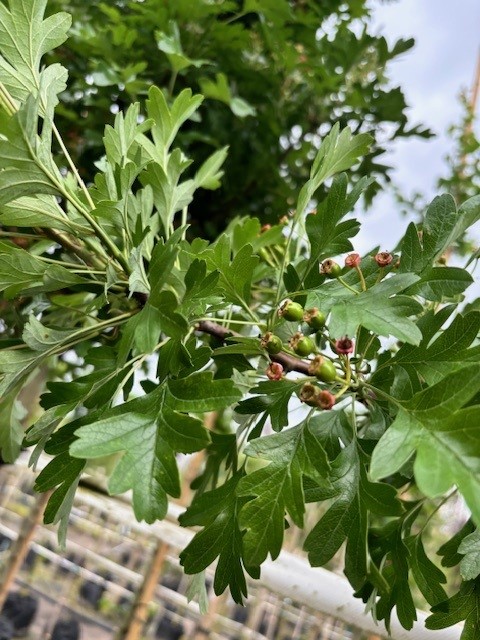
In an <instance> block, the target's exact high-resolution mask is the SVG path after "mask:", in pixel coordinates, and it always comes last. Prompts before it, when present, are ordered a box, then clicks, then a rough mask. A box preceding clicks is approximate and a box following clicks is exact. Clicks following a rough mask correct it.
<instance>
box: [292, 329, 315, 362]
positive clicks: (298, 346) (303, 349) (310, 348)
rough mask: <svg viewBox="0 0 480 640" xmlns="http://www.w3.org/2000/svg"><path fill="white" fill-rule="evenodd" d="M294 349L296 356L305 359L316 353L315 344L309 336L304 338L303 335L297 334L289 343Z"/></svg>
mask: <svg viewBox="0 0 480 640" xmlns="http://www.w3.org/2000/svg"><path fill="white" fill-rule="evenodd" d="M289 344H290V346H291V347H292V349H293V350H294V351H295V353H296V354H298V355H299V356H301V357H302V358H305V357H306V356H309V355H310V354H311V353H313V352H314V351H315V343H314V341H313V340H312V339H311V338H310V337H309V336H304V335H303V333H300V332H297V333H296V334H295V335H294V336H293V337H292V338H291V339H290V342H289Z"/></svg>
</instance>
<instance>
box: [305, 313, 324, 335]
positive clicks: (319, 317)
mask: <svg viewBox="0 0 480 640" xmlns="http://www.w3.org/2000/svg"><path fill="white" fill-rule="evenodd" d="M303 319H304V321H305V322H306V323H307V324H308V325H309V326H310V327H312V329H315V331H318V330H319V329H323V327H324V326H325V322H326V320H327V316H326V315H325V314H324V313H323V312H322V311H320V310H319V309H317V307H313V309H307V310H306V311H305V313H304V314H303Z"/></svg>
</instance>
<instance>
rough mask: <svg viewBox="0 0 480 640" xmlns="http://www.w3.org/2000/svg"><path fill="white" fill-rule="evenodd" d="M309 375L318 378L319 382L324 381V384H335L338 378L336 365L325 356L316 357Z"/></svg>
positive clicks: (310, 366)
mask: <svg viewBox="0 0 480 640" xmlns="http://www.w3.org/2000/svg"><path fill="white" fill-rule="evenodd" d="M308 373H309V374H310V375H312V376H316V377H317V378H318V379H319V380H322V382H334V380H335V378H336V377H337V371H336V369H335V365H334V364H333V362H332V361H331V360H329V359H328V358H324V357H323V356H315V358H314V359H313V360H312V361H311V362H310V365H309V367H308Z"/></svg>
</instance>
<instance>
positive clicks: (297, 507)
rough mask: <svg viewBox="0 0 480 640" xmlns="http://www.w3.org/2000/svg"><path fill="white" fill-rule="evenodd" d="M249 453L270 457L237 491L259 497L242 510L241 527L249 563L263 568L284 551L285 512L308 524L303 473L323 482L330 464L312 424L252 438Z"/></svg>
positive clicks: (265, 458)
mask: <svg viewBox="0 0 480 640" xmlns="http://www.w3.org/2000/svg"><path fill="white" fill-rule="evenodd" d="M245 454H246V455H247V456H250V457H256V458H262V459H264V460H269V461H270V464H269V465H267V466H266V467H264V468H262V469H259V470H257V471H254V472H253V473H250V474H249V475H247V476H245V477H244V478H242V480H240V483H239V485H238V490H237V495H239V496H244V497H250V496H254V499H253V500H250V501H249V502H247V504H246V505H245V506H244V507H242V510H241V511H240V526H241V527H242V528H245V529H246V533H245V536H244V539H243V549H244V554H245V562H246V564H247V565H249V566H259V565H261V564H262V562H263V561H264V560H265V559H266V557H267V555H268V554H269V553H270V555H271V556H272V559H275V558H276V557H277V556H278V554H279V553H280V550H281V548H282V542H283V531H284V528H285V524H284V519H285V512H287V513H288V514H289V515H290V516H291V518H292V520H293V521H294V522H295V524H296V525H297V526H299V527H301V526H303V514H304V511H305V499H304V494H303V482H302V481H303V477H304V476H305V475H307V476H309V477H312V478H314V479H319V480H320V481H321V480H323V478H324V477H325V476H326V474H327V472H328V466H329V465H328V460H327V456H326V454H325V451H324V450H323V447H322V446H321V444H320V442H319V441H318V439H317V438H316V437H315V436H314V434H313V433H312V431H311V430H310V429H309V426H308V423H301V424H299V425H297V426H296V427H293V428H292V429H288V430H287V431H283V432H282V433H278V434H274V435H271V436H266V437H263V438H258V439H256V440H252V441H251V442H250V443H249V444H248V447H247V448H246V449H245Z"/></svg>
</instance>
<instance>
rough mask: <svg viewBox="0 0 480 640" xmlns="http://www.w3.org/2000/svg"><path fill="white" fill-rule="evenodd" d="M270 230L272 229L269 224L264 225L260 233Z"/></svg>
mask: <svg viewBox="0 0 480 640" xmlns="http://www.w3.org/2000/svg"><path fill="white" fill-rule="evenodd" d="M271 228H272V225H271V224H264V225H262V227H261V229H260V233H265V232H266V231H270V229H271Z"/></svg>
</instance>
